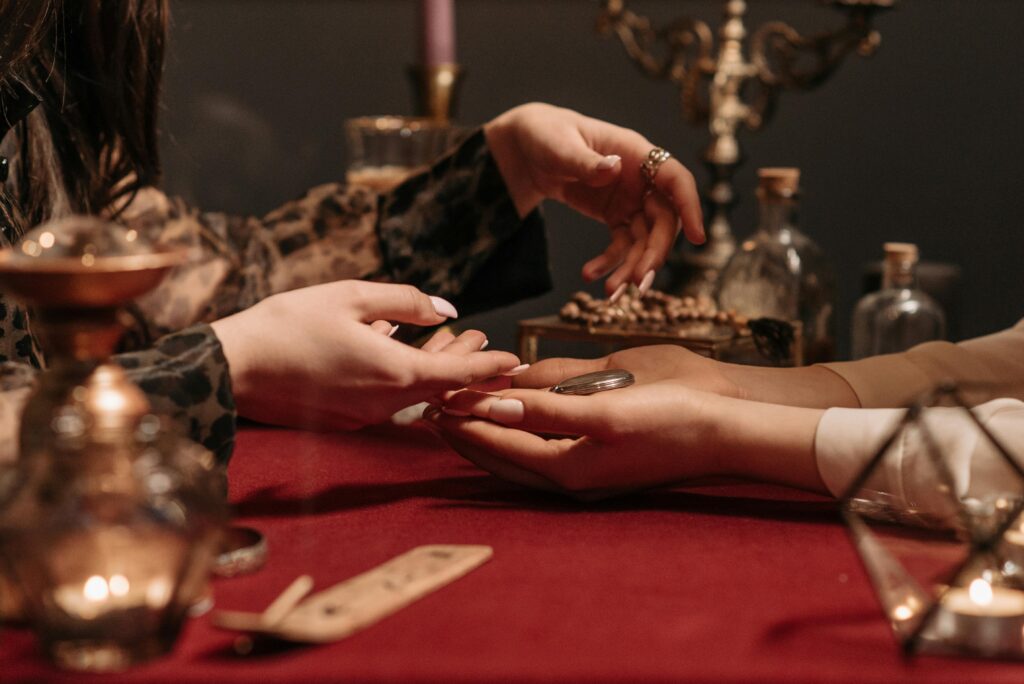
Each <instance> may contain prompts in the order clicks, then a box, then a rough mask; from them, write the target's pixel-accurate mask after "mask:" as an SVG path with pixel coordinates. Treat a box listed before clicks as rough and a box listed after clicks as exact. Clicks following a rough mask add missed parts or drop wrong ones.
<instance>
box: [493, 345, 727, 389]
mask: <svg viewBox="0 0 1024 684" xmlns="http://www.w3.org/2000/svg"><path fill="white" fill-rule="evenodd" d="M725 367H726V366H725V364H722V363H719V362H718V361H715V360H714V359H709V358H707V357H706V356H700V355H699V354H695V353H693V352H691V351H689V350H688V349H684V348H683V347H679V346H676V345H670V344H664V345H656V346H650V347H635V348H633V349H624V350H622V351H617V352H615V353H613V354H609V355H608V356H604V357H601V358H599V359H568V358H556V359H545V360H543V361H540V362H539V363H535V364H534V365H533V366H531V367H530V369H529V370H527V371H526V372H525V373H523V374H522V375H517V376H516V377H515V378H513V379H512V386H513V387H522V388H533V389H541V388H546V387H552V386H553V385H557V384H558V383H560V382H562V381H563V380H567V379H568V378H572V377H575V376H577V375H583V374H584V373H593V372H596V371H602V370H608V369H613V368H622V369H624V370H628V371H629V372H630V373H632V374H633V376H634V377H635V378H636V382H637V384H638V385H643V384H650V383H654V382H674V383H677V384H679V385H681V386H683V387H687V388H689V389H694V390H700V391H702V392H711V393H713V394H721V395H723V396H727V397H740V396H741V389H740V387H738V386H737V385H736V383H735V382H734V381H733V380H732V379H731V378H729V377H727V375H726V374H725V373H723V370H724V369H725Z"/></svg>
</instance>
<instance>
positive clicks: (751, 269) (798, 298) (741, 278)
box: [718, 168, 835, 363]
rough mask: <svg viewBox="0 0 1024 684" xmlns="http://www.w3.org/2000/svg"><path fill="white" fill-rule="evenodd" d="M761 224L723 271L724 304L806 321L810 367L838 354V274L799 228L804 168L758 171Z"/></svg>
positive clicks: (746, 312)
mask: <svg viewBox="0 0 1024 684" xmlns="http://www.w3.org/2000/svg"><path fill="white" fill-rule="evenodd" d="M758 179H759V184H758V188H757V198H758V201H759V204H760V221H759V223H758V227H757V231H756V232H755V233H754V234H753V235H752V236H751V237H750V238H748V239H747V240H745V241H744V242H743V243H742V244H741V245H740V246H739V248H738V249H737V250H736V253H735V254H733V256H732V258H731V259H730V260H729V263H728V264H727V265H726V267H725V269H723V271H722V276H721V280H720V283H719V289H718V302H719V305H720V307H721V308H722V309H732V310H735V311H737V312H738V313H740V314H742V315H743V316H746V317H748V318H762V317H764V318H777V319H781V320H785V321H800V322H801V324H802V328H803V339H804V358H805V360H806V361H807V362H808V363H815V362H819V361H827V360H830V359H832V358H833V357H834V355H835V315H834V312H835V276H834V274H833V271H832V268H831V267H830V266H829V264H828V262H827V261H826V259H825V257H824V255H823V254H822V251H821V249H820V248H819V247H818V246H817V244H815V243H814V241H813V240H811V239H810V238H809V237H807V236H806V235H805V234H804V233H802V232H801V231H800V230H798V229H797V210H798V208H799V201H798V197H799V192H800V170H799V169H795V168H765V169H760V170H758Z"/></svg>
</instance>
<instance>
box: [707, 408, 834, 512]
mask: <svg viewBox="0 0 1024 684" xmlns="http://www.w3.org/2000/svg"><path fill="white" fill-rule="evenodd" d="M706 408H707V410H706V412H705V413H704V416H703V419H704V420H705V421H706V423H707V424H708V425H709V426H710V430H709V432H710V435H709V440H708V443H709V444H711V445H713V447H712V448H715V449H716V450H717V454H716V455H717V461H718V467H719V469H720V470H721V474H723V475H729V476H732V477H741V478H749V479H754V480H760V481H764V482H772V483H775V484H780V485H784V486H787V487H796V488H799V489H806V490H809V491H813V492H820V493H823V494H827V493H828V489H827V488H826V487H825V483H824V482H822V479H821V476H820V475H819V473H818V466H817V462H816V460H815V453H814V436H815V432H816V430H817V427H818V423H819V421H820V420H821V416H822V414H823V413H824V412H823V411H821V410H819V409H808V408H796V407H792V406H780V405H778V404H765V403H757V402H751V401H742V400H736V399H729V398H726V397H717V396H715V397H711V398H709V401H708V404H707V406H706Z"/></svg>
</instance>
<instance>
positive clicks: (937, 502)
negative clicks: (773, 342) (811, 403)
mask: <svg viewBox="0 0 1024 684" xmlns="http://www.w3.org/2000/svg"><path fill="white" fill-rule="evenodd" d="M973 410H974V413H975V415H976V416H977V417H978V419H979V420H980V421H981V422H982V423H983V424H984V425H985V426H986V427H987V428H988V429H989V431H991V432H992V433H993V434H994V435H995V437H996V438H997V439H999V440H1000V442H1001V444H1002V445H1003V447H1004V448H1006V449H1007V450H1009V451H1010V453H1011V454H1012V455H1013V456H1014V458H1015V459H1016V461H1017V463H1020V464H1021V465H1024V402H1021V401H1019V400H1016V399H995V400H993V401H989V402H987V403H985V404H981V405H980V406H976V407H975V408H974V409H973ZM904 415H905V411H904V410H903V409H842V408H833V409H829V410H828V411H826V412H825V414H824V415H823V416H822V418H821V421H820V422H819V423H818V430H817V433H816V435H815V439H814V448H815V457H816V459H817V464H818V472H819V473H820V474H821V479H822V481H823V482H824V483H825V485H826V486H827V487H828V489H829V491H830V492H832V494H833V495H835V496H837V497H838V496H841V495H842V494H843V493H844V492H845V490H846V488H847V487H848V486H849V484H850V483H851V482H852V481H853V479H854V478H855V477H856V476H857V474H858V473H859V472H860V471H861V470H862V469H863V468H864V467H865V465H867V463H868V461H870V460H871V458H872V457H873V456H874V455H875V454H876V452H877V451H878V450H879V449H880V448H881V447H882V445H883V444H884V442H885V439H886V438H887V437H888V436H889V435H891V434H892V432H893V430H895V429H896V426H897V424H898V423H899V421H900V420H902V419H903V417H904ZM924 421H925V425H926V427H927V428H928V432H929V433H930V434H931V435H932V436H933V437H934V438H935V441H936V443H937V444H938V446H939V447H940V448H941V450H942V452H943V454H944V455H945V457H946V463H947V464H948V465H949V468H950V472H951V473H952V475H953V480H954V488H955V491H956V495H957V497H959V498H960V499H961V500H963V499H978V500H980V501H985V500H991V499H992V498H993V497H998V496H1002V495H1014V494H1019V493H1020V491H1021V489H1022V483H1021V482H1020V481H1019V478H1017V477H1016V476H1014V474H1013V472H1012V468H1011V467H1010V466H1009V465H1007V464H1006V463H1005V461H1004V460H1003V459H1002V457H1001V455H1000V453H999V451H998V450H997V449H996V447H995V446H994V445H993V444H991V443H990V442H989V440H987V439H986V438H985V437H984V436H983V435H982V433H981V432H980V431H978V430H977V429H976V428H975V427H974V425H973V422H972V421H971V419H970V417H969V416H967V415H966V414H965V413H964V411H963V409H955V408H931V409H927V410H926V411H925V412H924ZM937 484H938V483H937V482H936V476H935V469H934V468H933V467H932V465H931V460H930V457H929V455H928V452H927V448H926V443H925V439H924V436H923V434H922V433H921V432H920V431H918V430H913V429H905V430H903V431H902V432H901V434H900V435H899V437H898V438H897V439H896V441H895V443H894V444H893V445H892V447H891V448H890V450H889V453H888V455H887V456H886V457H885V458H884V459H883V460H882V465H881V467H880V468H879V470H878V471H876V473H875V476H874V477H873V478H872V479H871V480H870V481H869V482H868V483H867V488H869V489H871V490H873V491H875V492H880V493H882V494H883V495H885V497H886V499H887V500H888V501H889V502H891V504H892V505H893V506H895V507H897V508H903V509H904V510H914V511H917V512H919V513H925V514H930V515H933V516H936V517H945V516H947V515H948V514H949V513H950V510H949V499H948V497H946V496H943V495H942V494H941V493H940V492H939V490H938V486H937Z"/></svg>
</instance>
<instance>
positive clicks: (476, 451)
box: [424, 409, 562, 492]
mask: <svg viewBox="0 0 1024 684" xmlns="http://www.w3.org/2000/svg"><path fill="white" fill-rule="evenodd" d="M424 418H425V419H426V420H425V422H426V423H427V424H428V425H430V426H432V427H433V428H434V429H435V431H436V432H437V434H438V435H439V436H440V437H441V439H443V440H445V441H446V442H447V443H448V444H449V445H450V446H451V447H452V448H453V449H455V451H457V452H458V453H459V455H460V456H462V457H463V458H465V459H466V460H467V461H469V462H471V463H473V464H474V465H476V466H478V467H480V468H482V469H484V470H486V471H487V472H489V473H492V474H493V475H496V476H497V477H499V478H501V479H503V480H507V481H509V482H514V483H516V484H520V485H523V486H525V487H530V488H533V489H541V490H546V491H552V492H561V491H562V489H561V488H560V487H559V486H558V485H556V484H555V483H554V482H552V481H551V480H549V479H547V478H546V477H544V476H542V475H539V474H538V473H535V472H533V471H531V470H528V469H526V468H523V467H521V466H518V465H515V464H514V463H513V462H511V461H509V460H506V459H504V458H501V457H498V456H495V455H494V453H493V451H492V450H490V449H489V448H488V447H487V446H486V441H484V443H483V444H481V443H480V440H479V437H478V435H477V431H476V430H475V429H474V428H472V427H469V428H468V429H467V428H466V427H464V426H465V425H466V424H467V423H469V422H474V421H465V420H461V421H460V420H457V419H454V418H450V417H446V416H444V415H443V414H441V413H440V412H439V411H437V410H436V409H435V410H433V412H432V411H429V410H428V411H427V412H426V413H424ZM475 422H480V421H475ZM495 427H496V426H495ZM439 428H440V429H439ZM486 433H487V430H486V428H485V435H486ZM529 436H530V437H533V436H534V435H529ZM485 439H486V438H485ZM542 448H547V447H542Z"/></svg>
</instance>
